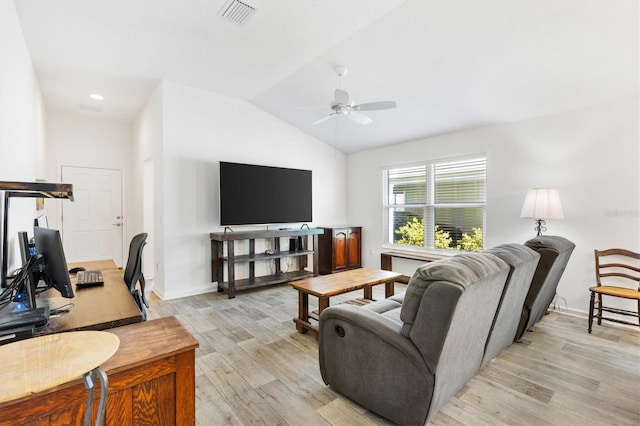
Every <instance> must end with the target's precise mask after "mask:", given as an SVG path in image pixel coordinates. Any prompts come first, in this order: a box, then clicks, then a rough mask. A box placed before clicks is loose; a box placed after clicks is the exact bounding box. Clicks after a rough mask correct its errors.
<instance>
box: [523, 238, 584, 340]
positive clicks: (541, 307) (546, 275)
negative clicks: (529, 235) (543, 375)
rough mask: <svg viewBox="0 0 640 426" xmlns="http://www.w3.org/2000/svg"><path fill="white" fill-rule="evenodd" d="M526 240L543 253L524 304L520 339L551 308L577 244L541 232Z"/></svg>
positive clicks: (533, 248)
mask: <svg viewBox="0 0 640 426" xmlns="http://www.w3.org/2000/svg"><path fill="white" fill-rule="evenodd" d="M524 244H525V245H526V246H527V247H529V248H531V249H532V250H535V251H536V252H538V253H539V254H540V261H539V262H538V266H537V268H536V272H535V273H534V275H533V279H532V281H531V286H530V287H529V291H528V293H527V297H526V299H525V302H524V305H523V307H522V314H521V318H520V323H519V325H518V331H517V333H516V338H515V340H516V341H518V340H520V338H521V337H522V335H523V334H524V333H525V331H527V330H528V329H529V328H531V327H532V326H533V325H534V324H535V323H537V322H538V321H540V318H542V316H543V315H544V314H545V313H546V312H547V308H548V307H549V305H550V304H551V302H552V301H553V298H554V297H555V295H556V290H557V288H558V283H559V282H560V278H561V277H562V274H563V273H564V270H565V268H566V267H567V263H568V262H569V258H570V257H571V253H572V252H573V249H574V248H575V244H574V243H572V242H571V241H569V240H567V239H566V238H563V237H558V236H553V235H549V236H544V235H543V236H539V237H536V238H533V239H531V240H529V241H527V242H526V243H524Z"/></svg>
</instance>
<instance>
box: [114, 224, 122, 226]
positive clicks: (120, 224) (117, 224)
mask: <svg viewBox="0 0 640 426" xmlns="http://www.w3.org/2000/svg"><path fill="white" fill-rule="evenodd" d="M114 225H115V226H120V225H122V224H121V223H114Z"/></svg>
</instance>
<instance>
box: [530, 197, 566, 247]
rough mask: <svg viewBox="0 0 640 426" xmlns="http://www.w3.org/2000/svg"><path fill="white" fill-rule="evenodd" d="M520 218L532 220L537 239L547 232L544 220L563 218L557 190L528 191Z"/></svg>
mask: <svg viewBox="0 0 640 426" xmlns="http://www.w3.org/2000/svg"><path fill="white" fill-rule="evenodd" d="M520 217H524V218H528V219H534V220H535V221H536V227H535V228H534V230H535V231H536V232H537V236H538V237H539V236H540V235H542V232H543V231H544V232H546V231H547V227H546V225H547V222H546V220H548V219H563V218H564V214H563V212H562V205H561V204H560V195H559V194H558V190H557V189H554V188H532V189H530V190H529V192H527V197H526V198H525V200H524V205H523V206H522V212H521V213H520Z"/></svg>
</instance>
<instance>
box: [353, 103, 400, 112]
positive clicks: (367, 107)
mask: <svg viewBox="0 0 640 426" xmlns="http://www.w3.org/2000/svg"><path fill="white" fill-rule="evenodd" d="M396 106H397V105H396V103H395V102H394V101H380V102H369V103H367V104H360V105H354V106H353V109H355V110H356V111H378V110H381V109H393V108H395V107H396Z"/></svg>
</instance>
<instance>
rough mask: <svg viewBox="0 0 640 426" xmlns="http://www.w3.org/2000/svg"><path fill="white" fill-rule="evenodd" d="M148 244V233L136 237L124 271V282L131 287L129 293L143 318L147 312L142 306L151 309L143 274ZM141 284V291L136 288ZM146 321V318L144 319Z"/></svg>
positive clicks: (133, 239) (132, 242)
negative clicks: (143, 252) (143, 258)
mask: <svg viewBox="0 0 640 426" xmlns="http://www.w3.org/2000/svg"><path fill="white" fill-rule="evenodd" d="M146 244H147V233H146V232H143V233H141V234H138V235H136V236H134V237H133V238H132V239H131V244H129V258H128V259H127V267H126V268H125V270H124V281H125V283H126V284H127V286H128V287H129V291H130V292H131V295H132V296H133V298H134V300H135V301H136V304H137V305H138V307H139V308H140V311H141V312H142V315H143V317H146V312H145V310H144V307H143V306H142V304H144V305H145V306H146V307H149V303H148V302H147V300H146V298H145V295H144V286H145V282H144V275H143V274H142V249H143V248H144V246H145V245H146ZM138 282H139V283H140V289H139V290H138V289H137V288H136V284H137V283H138ZM144 319H146V318H144Z"/></svg>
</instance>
